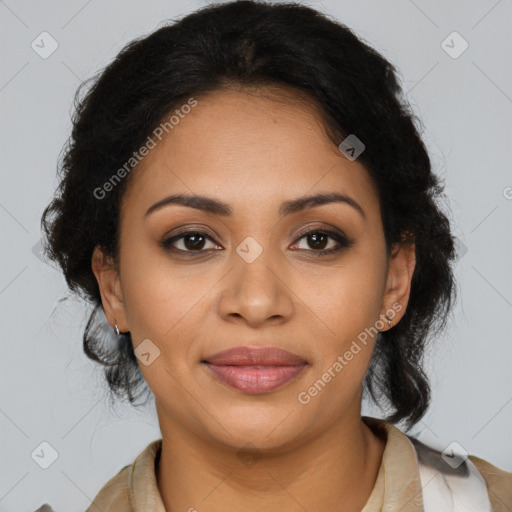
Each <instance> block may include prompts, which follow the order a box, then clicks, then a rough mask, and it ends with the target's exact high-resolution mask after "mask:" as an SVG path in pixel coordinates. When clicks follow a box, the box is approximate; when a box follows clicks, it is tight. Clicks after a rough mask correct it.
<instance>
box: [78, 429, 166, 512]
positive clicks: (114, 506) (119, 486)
mask: <svg viewBox="0 0 512 512" xmlns="http://www.w3.org/2000/svg"><path fill="white" fill-rule="evenodd" d="M161 443H162V440H161V439H157V440H156V441H152V442H151V443H149V445H148V446H146V448H144V450H143V451H142V452H140V453H139V455H137V457H136V458H135V460H134V461H133V462H132V463H131V464H128V465H126V466H124V467H123V468H122V469H120V470H119V471H118V472H117V473H116V474H115V475H114V476H113V477H112V478H111V479H110V480H108V481H107V483H105V484H104V485H103V487H102V488H101V489H100V490H99V492H98V494H97V495H96V496H95V498H94V500H93V501H92V503H91V504H90V506H89V507H88V508H87V510H86V512H97V511H98V510H105V511H107V510H108V512H132V511H133V510H135V509H136V508H140V507H139V505H142V504H143V503H144V506H143V507H142V508H143V509H145V505H146V500H147V499H150V498H151V499H154V497H153V496H150V489H148V488H147V484H148V481H149V479H151V482H154V478H155V477H154V475H155V473H154V467H155V458H156V456H157V455H158V454H159V453H160V449H161ZM154 487H155V489H156V485H155V486H154ZM142 490H143V491H144V493H142V492H141V491H142ZM151 490H153V489H151ZM154 492H156V490H154ZM142 502H143V503H142Z"/></svg>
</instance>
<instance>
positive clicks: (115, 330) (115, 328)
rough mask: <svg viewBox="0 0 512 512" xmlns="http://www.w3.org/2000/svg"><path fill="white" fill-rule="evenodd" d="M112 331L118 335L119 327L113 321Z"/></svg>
mask: <svg viewBox="0 0 512 512" xmlns="http://www.w3.org/2000/svg"><path fill="white" fill-rule="evenodd" d="M114 325H115V327H114V332H115V333H116V334H117V335H118V336H119V327H117V324H116V323H115V322H114Z"/></svg>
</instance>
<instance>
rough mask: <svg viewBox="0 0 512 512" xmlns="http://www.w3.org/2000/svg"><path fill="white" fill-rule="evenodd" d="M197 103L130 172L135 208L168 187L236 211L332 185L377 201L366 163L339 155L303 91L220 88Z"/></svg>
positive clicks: (127, 198)
mask: <svg viewBox="0 0 512 512" xmlns="http://www.w3.org/2000/svg"><path fill="white" fill-rule="evenodd" d="M196 101H197V105H196V106H194V107H193V108H191V109H190V111H189V112H188V113H187V114H184V113H182V114H181V115H180V116H179V119H178V118H177V117H176V119H178V122H177V123H176V124H175V125H174V127H173V128H172V130H169V133H167V134H165V132H164V134H165V135H164V136H163V137H162V140H161V141H158V140H156V142H157V145H156V147H155V148H154V149H152V150H151V151H150V153H149V154H148V155H147V156H145V157H144V158H143V160H142V161H141V162H140V163H139V164H138V165H137V166H136V168H135V169H134V170H133V171H132V173H133V176H131V182H130V186H129V187H128V190H127V192H126V194H125V198H124V201H123V203H125V204H130V208H129V209H130V210H132V209H133V208H135V209H137V210H140V209H142V208H144V207H145V208H147V207H148V206H149V205H150V204H153V203H154V202H155V201H158V200H159V199H161V198H162V197H164V196H165V195H167V194H168V193H170V192H183V193H191V194H192V193H193V194H203V195H208V196H215V197H217V198H219V199H222V200H225V201H226V202H229V203H232V204H234V205H235V206H234V210H235V211H236V203H239V205H241V204H247V203H248V202H249V203H250V204H251V205H252V206H253V207H254V206H257V205H258V204H261V205H263V204H268V203H269V202H272V201H274V200H276V201H278V202H279V203H280V202H281V201H282V200H284V199H287V198H296V197H298V196H301V195H305V194H308V193H313V192H319V191H322V192H326V191H333V190H334V191H337V192H341V193H347V194H350V195H352V196H353V197H354V198H355V199H356V200H357V201H358V202H359V203H366V204H367V206H368V207H370V205H371V203H375V202H376V201H378V198H377V190H376V188H375V185H374V183H373V181H372V179H371V178H370V176H369V174H368V172H367V171H366V169H365V167H364V166H363V165H362V164H360V163H359V162H358V161H357V160H355V161H350V160H348V159H347V158H346V157H345V156H344V155H343V154H342V153H341V151H340V150H339V149H338V147H337V146H336V145H335V144H334V143H333V142H332V141H331V140H330V139H329V137H328V136H327V133H326V131H325V128H324V125H323V122H322V118H321V115H320V112H319V110H318V109H317V108H316V107H315V106H314V104H313V103H311V102H310V103H307V102H305V101H304V97H302V98H301V97H300V96H296V95H294V93H290V92H289V91H288V92H285V93H283V94H279V93H278V92H275V90H249V91H241V90H221V91H215V92H213V93H209V94H207V95H205V96H202V97H197V98H196ZM176 108H177V109H178V110H179V106H178V107H176ZM144 211H145V210H144Z"/></svg>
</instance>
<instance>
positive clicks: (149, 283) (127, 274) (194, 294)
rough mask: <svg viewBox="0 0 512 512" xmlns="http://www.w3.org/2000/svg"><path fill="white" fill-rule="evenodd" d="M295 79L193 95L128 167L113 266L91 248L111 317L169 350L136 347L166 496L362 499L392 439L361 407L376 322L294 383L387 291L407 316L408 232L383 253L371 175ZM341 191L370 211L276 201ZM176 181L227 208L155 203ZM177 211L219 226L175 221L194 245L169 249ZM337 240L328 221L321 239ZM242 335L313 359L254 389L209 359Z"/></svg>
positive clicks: (251, 500) (214, 504) (252, 501)
mask: <svg viewBox="0 0 512 512" xmlns="http://www.w3.org/2000/svg"><path fill="white" fill-rule="evenodd" d="M285 93H286V91H283V93H282V95H281V97H280V98H279V97H275V96H274V95H273V94H272V92H271V91H264V90H263V89H261V90H260V92H258V91H254V90H253V91H248V90H235V89H224V90H222V91H216V92H214V93H210V94H208V95H207V96H203V97H201V98H197V99H198V105H197V106H196V107H194V108H193V109H192V111H191V112H190V113H189V114H187V115H186V116H185V117H184V118H183V119H181V120H180V122H179V124H178V125H177V126H175V128H174V129H173V130H172V131H171V132H170V133H169V134H168V135H166V136H165V138H163V140H162V141H161V142H159V143H158V146H157V147H156V148H154V149H153V150H152V151H151V152H150V154H148V156H146V157H145V158H144V160H143V161H142V162H141V163H140V164H139V165H138V166H137V168H136V169H135V170H134V171H132V173H134V174H133V175H132V176H131V182H130V184H129V187H128V188H127V192H126V195H125V197H124V200H123V203H122V207H121V235H120V241H121V242H120V260H119V261H118V262H117V263H118V267H116V266H115V265H114V262H113V261H112V260H110V259H109V258H106V257H105V256H104V254H103V253H102V252H101V250H100V249H99V247H97V248H96V249H95V251H94V255H93V258H92V267H93V271H94V273H95V275H96V278H97V280H98V284H99V287H100V291H101V297H102V302H103V307H104V310H105V314H106V316H107V318H108V320H109V322H110V324H111V325H114V322H116V323H117V325H118V326H119V329H120V331H121V332H126V331H130V333H131V336H132V341H133V345H134V347H135V348H136V347H137V346H138V345H139V344H140V343H141V342H142V341H143V340H145V339H149V340H151V342H152V343H153V344H154V346H156V347H158V349H159V350H160V355H159V356H158V357H156V358H155V359H154V361H152V362H151V364H149V365H144V364H142V363H141V361H140V360H139V361H138V363H139V367H140V369H141V371H142V373H143V375H144V378H145V380H146V382H147V383H148V385H149V387H150V388H151V390H152V391H153V393H154V395H155V399H156V408H157V414H158V418H159V423H160V428H161V432H162V439H163V445H162V455H161V459H160V462H159V464H158V469H157V481H158V488H159V490H160V494H161V496H162V500H163V502H164V505H165V508H166V510H167V511H168V512H169V511H172V512H174V511H178V510H189V509H191V508H192V507H194V508H195V509H197V510H199V511H201V512H203V511H204V512H206V511H212V512H213V511H225V510H237V509H239V508H240V509H241V508H242V507H243V509H244V510H246V511H256V510H261V506H262V505H263V504H264V505H265V507H266V508H267V509H268V510H284V511H290V512H291V511H299V510H300V511H303V510H304V509H306V510H337V511H345V512H349V511H360V510H361V509H362V508H363V506H364V505H365V503H366V502H367V500H368V498H369V496H370V494H371V491H372V489H373V487H374V484H375V480H376V478H377V474H378V470H379V466H380V464H381V460H382V453H383V450H384V448H385V440H384V439H380V438H379V437H378V436H377V435H376V434H375V433H374V432H373V431H372V430H371V429H370V428H368V427H367V426H366V425H365V424H364V423H363V422H362V420H361V399H362V382H363V379H364V375H365V373H366V371H367V369H368V365H369V363H370V360H371V356H372V352H373V348H374V344H375V337H369V338H368V343H367V345H366V346H362V350H361V351H360V352H358V353H357V355H355V356H354V357H353V359H352V360H351V361H349V362H348V364H347V365H346V366H345V367H344V368H343V370H342V371H341V372H339V373H337V374H336V376H335V377H334V378H332V379H331V381H330V382H329V383H328V384H326V386H325V387H324V388H323V389H322V390H321V392H319V393H318V394H317V395H316V396H314V397H312V398H311V400H310V402H309V403H308V404H302V403H300V402H299V401H298V394H299V393H300V392H303V391H307V390H308V388H309V387H310V386H311V385H312V384H313V383H314V382H315V381H316V380H317V379H319V378H321V376H322V374H324V373H325V372H326V371H327V369H328V368H329V367H332V365H333V363H334V362H335V361H336V360H337V357H338V356H339V355H343V354H344V353H345V352H346V351H347V350H348V349H349V348H350V346H351V344H352V342H353V340H356V339H357V336H358V334H359V333H361V332H362V331H364V329H365V328H368V327H370V326H375V325H376V322H377V320H379V319H381V318H382V315H383V314H385V313H386V311H389V310H390V309H391V308H392V307H393V304H395V305H396V304H400V305H401V306H402V308H401V311H399V312H396V314H395V316H394V318H393V325H396V323H397V322H399V321H400V318H401V317H402V316H403V314H404V313H405V309H406V306H407V302H408V299H409V293H410V285H411V278H412V273H413V270H414V266H415V258H414V245H411V244H401V245H397V246H396V247H395V248H394V251H393V254H392V257H391V258H390V259H389V261H388V260H387V258H386V253H385V242H384V234H383V228H382V220H381V217H380V210H379V198H378V194H377V189H376V187H375V185H374V183H373V181H372V180H371V178H370V175H369V174H368V172H367V171H366V170H365V168H364V167H363V165H362V164H361V163H359V162H358V161H357V159H356V160H354V161H350V160H349V159H347V158H346V157H345V156H344V155H343V154H342V153H341V152H340V150H339V149H338V148H337V147H336V145H334V144H333V143H332V142H331V141H330V140H329V139H328V137H327V135H326V133H325V131H324V129H323V125H322V122H321V118H320V115H319V113H318V111H317V110H315V108H314V106H313V105H303V104H301V103H299V102H296V101H293V98H290V97H289V96H284V94H285ZM283 98H285V101H283ZM333 191H335V192H339V193H343V194H346V195H348V196H350V197H351V198H353V199H354V200H355V201H357V203H359V205H360V206H361V207H362V209H363V210H364V213H365V217H363V216H362V215H361V214H360V213H359V212H358V211H357V210H356V209H355V208H353V207H352V206H350V205H348V204H346V203H330V204H324V205H321V206H315V207H313V208H308V209H306V210H304V211H300V212H296V213H293V214H290V215H287V216H285V217H281V216H279V214H278V208H279V206H280V205H281V203H282V202H283V201H286V200H290V199H296V198H299V197H302V196H304V195H310V194H314V193H319V192H326V193H329V192H333ZM176 193H183V194H200V195H205V196H209V197H214V198H216V199H219V200H221V201H223V202H226V203H228V204H229V205H230V206H231V208H232V210H233V213H232V215H231V216H230V217H226V216H222V215H219V214H211V213H205V212H202V211H200V210H197V209H194V208H190V207H187V206H182V205H176V204H174V205H169V206H166V207H164V208H161V209H159V210H157V211H155V212H153V213H152V214H150V215H148V216H147V217H144V213H145V212H146V210H147V209H148V208H149V207H150V206H151V205H153V204H154V203H156V202H157V201H159V200H161V199H163V198H165V197H167V196H168V195H170V194H176ZM178 227H180V229H181V228H183V227H187V229H188V228H190V230H194V229H196V230H198V229H199V230H200V231H204V232H206V233H207V234H208V236H210V237H211V238H212V239H213V241H211V240H208V239H205V242H204V244H203V245H202V246H200V247H199V249H194V246H193V245H191V244H190V243H188V245H186V243H187V239H186V238H185V239H184V238H181V239H179V240H177V241H175V242H174V244H173V245H174V247H175V248H177V249H182V250H184V251H186V250H187V249H188V251H189V253H192V254H191V255H190V256H189V257H187V254H185V255H179V254H177V253H172V252H166V251H165V250H164V248H162V246H160V245H159V244H160V242H162V241H163V240H165V239H166V238H169V237H170V236H172V235H174V234H176V233H177V231H178V229H177V228H178ZM315 228H316V229H317V231H316V232H317V233H318V231H321V230H322V229H324V230H325V229H333V228H334V230H335V231H336V230H341V231H342V232H343V233H345V234H346V235H347V236H348V237H349V238H350V239H352V240H353V241H354V243H353V245H352V246H351V247H348V248H342V249H341V250H340V251H339V252H337V253H334V254H332V255H327V256H317V255H315V251H318V250H319V248H318V246H317V245H315V241H314V240H313V241H311V238H310V240H309V242H308V237H303V236H302V235H303V234H304V233H305V232H308V231H310V230H313V229H315ZM248 236H250V237H252V238H254V239H255V240H256V241H257V242H258V244H259V245H260V246H261V248H262V250H263V252H262V253H261V255H259V257H257V258H256V259H255V260H254V261H252V262H251V263H248V262H247V261H246V260H244V259H243V258H242V257H241V256H240V255H239V254H238V253H237V252H236V248H237V247H238V246H239V245H240V244H241V242H242V241H243V240H244V239H245V238H246V237H248ZM189 242H190V241H189ZM338 245H339V244H338V243H337V242H336V240H334V239H331V238H328V239H327V240H326V242H325V245H324V246H322V247H321V248H327V249H330V248H335V247H337V246H338ZM190 247H192V249H191V248H190ZM196 247H197V246H196ZM321 248H320V249H321ZM194 251H195V252H194ZM198 251H203V252H202V253H198ZM378 327H379V330H380V331H383V330H386V329H388V328H389V327H388V325H387V323H386V322H382V323H379V325H378ZM238 345H253V346H262V345H274V346H278V347H280V348H283V349H285V350H288V351H290V352H293V353H295V354H298V355H299V356H301V357H303V358H304V359H306V360H307V361H308V366H307V368H306V369H305V370H304V371H303V372H302V373H301V374H300V375H299V376H298V377H297V378H296V379H295V380H293V381H291V382H288V383H287V384H286V385H285V386H283V387H281V388H280V389H278V390H275V391H272V392H270V393H266V394H262V395H249V394H247V393H244V392H242V391H239V390H236V389H234V388H231V387H229V386H228V385H226V384H224V383H222V382H221V381H219V380H217V379H215V378H214V377H212V376H211V375H210V373H209V372H208V370H207V369H206V368H205V367H204V365H202V364H201V363H200V361H201V360H202V359H204V358H206V357H207V356H208V355H212V354H213V353H216V352H219V351H221V350H224V349H226V348H230V347H233V346H238ZM249 443H250V445H248V444H249ZM248 446H250V447H251V448H252V449H253V451H252V452H251V451H247V447H248ZM242 453H243V454H245V456H246V457H248V459H244V460H245V462H244V460H241V459H242V458H241V457H240V454H242ZM251 454H252V456H253V458H252V459H251V458H250V457H251ZM255 454H256V455H255ZM247 460H250V463H247Z"/></svg>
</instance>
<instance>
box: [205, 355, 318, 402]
mask: <svg viewBox="0 0 512 512" xmlns="http://www.w3.org/2000/svg"><path fill="white" fill-rule="evenodd" d="M202 362H203V363H204V364H205V366H206V367H207V369H208V370H209V371H210V374H211V375H212V376H214V377H215V378H217V379H219V380H221V381H222V382H224V383H225V384H228V385H229V386H231V387H233V388H235V389H237V390H239V391H242V392H245V393H248V394H262V393H268V392H270V391H274V390H276V389H278V388H280V387H282V386H284V385H285V384H287V383H288V382H290V381H292V380H293V379H295V378H296V377H297V376H298V375H299V374H300V373H302V371H303V370H304V369H305V368H306V366H308V363H307V361H306V360H305V359H303V358H302V357H299V356H298V355H296V354H292V353H291V352H288V351H286V350H283V349H280V348H278V347H247V346H245V347H234V348H230V349H228V350H224V351H222V352H218V353H216V354H214V355H212V356H209V357H207V358H206V359H204V360H203V361H202Z"/></svg>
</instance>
